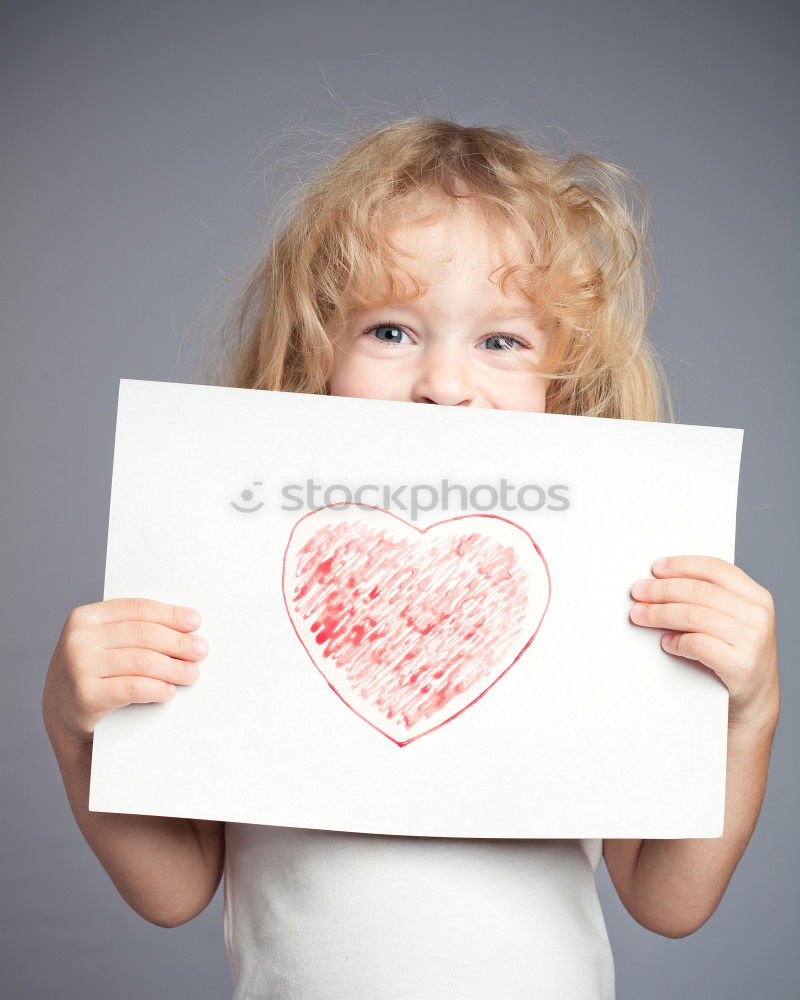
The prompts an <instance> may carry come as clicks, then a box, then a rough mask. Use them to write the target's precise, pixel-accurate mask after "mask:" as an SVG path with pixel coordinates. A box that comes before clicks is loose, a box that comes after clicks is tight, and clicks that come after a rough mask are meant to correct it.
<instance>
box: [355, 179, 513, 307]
mask: <svg viewBox="0 0 800 1000" xmlns="http://www.w3.org/2000/svg"><path fill="white" fill-rule="evenodd" d="M418 197H419V196H418ZM404 207H405V211H404V212H402V213H397V212H396V211H391V210H390V211H387V212H386V214H385V217H384V218H381V219H376V220H375V231H376V235H377V240H376V248H377V254H376V256H375V257H374V259H371V260H370V263H369V266H368V267H365V268H361V269H360V273H354V274H352V275H351V282H350V287H349V289H348V291H349V295H348V300H349V302H348V304H349V305H350V306H351V307H359V306H360V307H362V308H364V307H370V306H373V305H378V304H380V303H381V302H388V301H395V302H400V301H404V300H406V299H408V300H411V299H415V298H418V297H420V296H421V295H424V294H425V292H426V291H427V289H428V288H429V287H430V285H431V284H433V283H435V282H436V281H437V280H439V279H441V277H442V276H444V275H445V274H448V273H452V272H453V271H459V270H461V269H463V268H466V269H469V270H471V271H472V272H474V275H475V279H476V280H478V281H480V280H483V279H486V280H488V281H490V282H492V283H493V284H498V283H499V281H500V280H501V276H502V275H503V273H504V271H505V270H506V269H508V268H512V267H515V266H517V265H519V264H527V263H530V251H529V248H528V246H527V245H526V243H525V241H524V239H523V238H522V237H521V236H520V235H519V234H518V233H517V232H516V231H515V230H513V229H512V227H511V226H509V225H508V224H505V225H504V224H503V223H501V222H499V221H498V220H496V219H493V218H492V217H491V216H488V215H487V214H486V213H485V212H484V211H482V210H479V209H478V208H476V207H474V206H472V205H470V204H469V203H468V202H459V203H455V202H454V199H447V200H446V201H444V200H443V199H426V200H425V201H423V200H422V199H421V198H420V201H419V203H418V204H417V205H414V206H411V207H410V210H409V207H407V206H404ZM510 284H511V287H509V288H508V289H507V291H508V293H510V294H511V295H515V294H519V292H520V291H521V289H519V288H518V287H515V286H516V283H510Z"/></svg>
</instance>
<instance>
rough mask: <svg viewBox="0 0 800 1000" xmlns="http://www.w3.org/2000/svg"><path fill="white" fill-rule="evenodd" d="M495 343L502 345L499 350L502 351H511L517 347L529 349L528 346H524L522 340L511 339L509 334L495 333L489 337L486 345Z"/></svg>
mask: <svg viewBox="0 0 800 1000" xmlns="http://www.w3.org/2000/svg"><path fill="white" fill-rule="evenodd" d="M492 340H493V341H495V343H498V344H500V347H499V348H498V350H500V351H510V350H511V348H512V347H513V346H514V345H516V346H517V347H527V346H528V345H527V344H523V342H522V341H521V340H518V339H517V338H516V337H510V336H508V335H507V334H501V333H493V334H492V336H491V337H487V338H486V341H485V343H488V342H489V341H492Z"/></svg>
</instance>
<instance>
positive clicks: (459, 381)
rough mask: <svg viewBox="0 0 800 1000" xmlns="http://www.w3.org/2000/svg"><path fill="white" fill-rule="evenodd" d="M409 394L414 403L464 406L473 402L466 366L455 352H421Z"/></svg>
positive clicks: (427, 350) (428, 350) (472, 392)
mask: <svg viewBox="0 0 800 1000" xmlns="http://www.w3.org/2000/svg"><path fill="white" fill-rule="evenodd" d="M423 354H424V355H425V356H424V357H423V358H422V359H421V360H420V365H419V371H418V374H417V377H416V379H415V382H414V387H413V390H412V396H411V398H412V401H413V402H415V403H438V404H439V405H441V406H467V405H469V404H470V403H471V402H472V400H473V398H474V391H473V389H472V385H471V382H470V377H469V372H468V366H467V364H466V362H465V361H464V360H463V359H460V358H458V357H456V352H454V351H442V350H430V349H426V351H425V352H423Z"/></svg>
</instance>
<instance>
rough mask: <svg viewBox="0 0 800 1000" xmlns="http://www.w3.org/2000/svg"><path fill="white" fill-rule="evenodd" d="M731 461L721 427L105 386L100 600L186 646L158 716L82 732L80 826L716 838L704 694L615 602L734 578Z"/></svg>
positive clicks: (720, 765) (129, 717)
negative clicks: (183, 630)
mask: <svg viewBox="0 0 800 1000" xmlns="http://www.w3.org/2000/svg"><path fill="white" fill-rule="evenodd" d="M741 446H742V431H741V430H738V429H730V428H718V427H701V426H687V425H680V424H666V423H650V422H643V421H627V420H610V419H598V418H589V417H574V416H562V415H556V414H538V413H526V412H521V411H500V410H485V409H469V408H461V407H446V406H420V405H418V404H415V403H406V402H394V401H383V400H363V399H350V398H340V397H329V396H317V395H310V394H301V393H281V392H270V391H260V390H245V389H230V388H222V387H216V386H198V385H184V384H174V383H165V382H151V381H138V380H131V379H122V380H121V382H120V392H119V409H118V415H117V429H116V444H115V451H114V467H113V478H112V488H111V506H110V520H109V529H108V553H107V563H106V577H105V591H104V600H108V599H110V598H113V597H147V598H152V599H154V600H158V601H163V602H165V603H169V604H178V605H187V606H190V607H194V608H196V609H198V610H199V611H200V613H201V614H202V616H203V622H202V625H201V626H200V628H199V629H198V633H199V634H201V635H203V636H204V637H205V638H206V639H207V640H208V643H209V647H210V648H209V653H208V656H207V657H206V659H205V660H203V661H202V664H201V677H200V679H199V681H198V682H197V683H196V684H194V685H193V686H191V687H179V688H178V690H177V693H176V695H175V697H174V698H173V699H172V700H171V701H170V702H167V703H163V704H147V705H132V706H128V707H125V708H122V709H118V710H117V711H114V712H112V713H111V714H110V715H109V716H107V717H106V718H105V719H103V720H102V722H101V723H100V724H99V726H98V727H97V729H96V732H95V739H94V752H93V761H92V776H91V791H90V808H91V809H92V810H96V811H105V812H124V813H137V814H151V815H163V816H186V817H193V818H198V819H214V820H226V821H230V822H241V823H261V824H268V825H277V826H293V827H306V828H312V829H330V830H348V831H359V832H364V833H384V834H401V835H411V836H414V835H416V836H455V837H526V838H539V837H542V838H584V837H586V838H589V837H644V838H673V837H717V836H721V834H722V824H723V808H724V791H725V754H726V728H727V690H726V689H725V687H724V685H723V684H722V683H721V682H720V681H719V680H718V678H717V677H716V676H714V675H713V674H712V673H711V671H709V670H708V669H706V668H705V667H702V666H699V665H698V664H696V663H692V662H690V661H687V660H684V659H681V658H679V657H676V656H672V655H670V654H668V653H666V652H664V651H663V650H662V649H661V647H660V644H659V639H660V635H661V631H660V630H658V629H653V628H645V627H642V626H639V625H634V624H633V623H632V622H631V621H630V620H629V611H630V607H631V604H632V598H631V596H630V593H629V588H630V586H631V584H632V583H633V581H634V580H636V579H638V578H639V577H648V576H649V575H650V567H651V563H652V562H653V560H654V559H656V558H658V557H659V556H666V555H681V554H700V555H711V556H717V557H719V558H722V559H726V560H729V561H733V558H734V538H735V525H736V497H737V487H738V476H739V461H740V455H741ZM443 480H446V481H447V482H446V483H443ZM309 481H311V484H312V487H311V488H310V489H309V487H308V483H309ZM503 484H505V485H503ZM359 486H361V487H363V489H362V492H361V493H360V494H356V490H357V488H358V487H359ZM414 487H417V489H416V491H414V489H413V488H414ZM448 487H449V489H448ZM523 487H525V488H523ZM384 488H385V491H384ZM326 490H327V491H328V492H327V495H326V492H325V491H326ZM346 490H349V491H350V493H349V498H350V499H351V500H353V501H354V502H352V503H350V504H349V505H341V506H339V507H338V508H337V507H333V506H331V505H333V504H341V503H342V501H345V500H346V499H348V493H347V492H346ZM492 491H494V495H493V492H492ZM445 495H446V497H447V501H448V506H447V507H445V506H444V501H443V497H444V496H445ZM412 499H415V501H416V509H414V507H413V505H412ZM493 499H494V500H495V505H494V506H491V507H490V504H491V502H492V500H493ZM355 501H361V504H360V505H359V504H358V503H356V502H355ZM463 501H465V502H463ZM501 504H504V506H503V505H501ZM404 507H405V509H403V508H404ZM537 507H538V509H536V508H537Z"/></svg>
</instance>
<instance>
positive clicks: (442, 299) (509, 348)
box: [328, 202, 547, 412]
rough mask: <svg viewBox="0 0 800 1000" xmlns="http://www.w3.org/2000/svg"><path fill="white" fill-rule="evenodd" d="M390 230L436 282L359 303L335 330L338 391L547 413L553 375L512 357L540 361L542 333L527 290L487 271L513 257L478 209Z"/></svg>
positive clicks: (416, 267)
mask: <svg viewBox="0 0 800 1000" xmlns="http://www.w3.org/2000/svg"><path fill="white" fill-rule="evenodd" d="M393 237H394V239H395V240H396V241H397V242H399V244H400V245H401V247H402V249H403V252H404V253H407V254H409V255H410V256H411V257H412V258H413V260H412V265H411V266H412V270H413V271H414V273H415V275H419V276H420V277H421V278H422V279H423V281H424V282H425V283H426V284H428V286H429V287H428V289H427V291H426V293H425V295H424V296H423V297H422V298H419V299H415V300H413V301H406V302H386V303H382V304H381V305H380V306H378V307H376V308H374V309H373V308H370V309H358V310H353V311H351V312H350V314H349V315H348V316H347V320H346V322H345V323H344V326H343V327H341V328H339V329H336V330H333V329H329V331H328V332H329V334H330V336H331V339H332V341H333V344H334V356H335V363H334V370H333V375H332V379H331V388H330V392H331V395H334V396H361V397H364V398H367V399H391V400H400V401H406V402H417V403H440V404H443V405H446V406H476V407H484V408H490V409H498V410H533V411H537V412H544V409H545V393H546V389H547V381H546V380H545V379H543V378H542V377H541V376H538V375H536V374H535V373H531V372H526V371H519V370H517V369H516V368H515V367H514V358H515V357H522V358H527V359H530V360H532V361H541V360H542V359H543V357H544V351H545V348H546V337H545V334H544V333H543V332H542V331H541V330H540V329H539V328H538V327H537V322H536V315H535V313H534V309H533V306H532V304H531V302H530V300H529V299H527V298H525V297H524V296H523V295H522V294H521V293H520V292H516V291H514V293H513V294H510V295H509V296H506V295H503V294H502V293H501V291H500V289H499V288H498V287H497V285H496V284H494V283H493V281H491V280H490V279H489V274H490V272H492V271H493V270H494V269H495V268H497V267H498V266H500V265H502V264H505V263H508V262H509V261H510V260H513V257H512V256H509V255H508V254H506V255H503V253H502V252H501V250H500V248H498V247H496V246H495V245H493V244H492V243H491V242H490V239H491V237H490V236H489V234H487V232H486V230H485V227H484V224H483V223H482V221H481V219H480V217H479V216H478V215H477V213H476V211H475V209H473V208H470V207H468V206H467V205H465V204H464V203H463V202H462V203H461V204H460V205H459V206H458V208H457V210H456V211H455V212H453V213H452V214H450V213H442V214H441V215H440V216H438V217H437V221H436V223H435V224H434V225H431V226H426V227H423V226H416V225H414V226H406V227H402V228H399V229H396V230H395V231H394V232H393ZM508 249H509V250H510V252H511V253H512V254H513V243H511V244H510V246H509V248H508ZM497 279H498V275H495V279H494V280H495V281H496V280H497Z"/></svg>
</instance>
